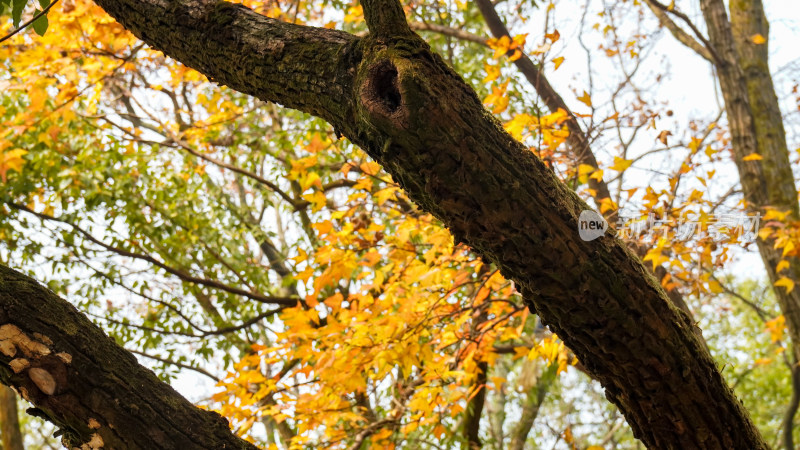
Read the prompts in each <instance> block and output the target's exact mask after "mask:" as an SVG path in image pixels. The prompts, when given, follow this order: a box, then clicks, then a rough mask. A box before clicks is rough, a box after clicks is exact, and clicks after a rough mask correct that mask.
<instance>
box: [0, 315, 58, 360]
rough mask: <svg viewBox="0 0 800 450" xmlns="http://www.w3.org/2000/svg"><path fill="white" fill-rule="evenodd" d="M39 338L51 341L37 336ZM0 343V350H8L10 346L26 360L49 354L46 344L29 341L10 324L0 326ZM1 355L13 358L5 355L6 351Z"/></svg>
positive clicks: (26, 336) (20, 331)
mask: <svg viewBox="0 0 800 450" xmlns="http://www.w3.org/2000/svg"><path fill="white" fill-rule="evenodd" d="M39 337H40V338H41V339H43V340H45V341H48V342H50V343H52V341H51V340H50V339H49V338H47V337H46V336H42V335H39ZM0 342H2V343H3V344H2V347H0V348H3V349H8V348H9V347H8V345H9V344H11V345H13V346H14V347H16V349H17V350H20V351H21V352H22V353H23V354H24V355H25V356H26V357H28V358H31V357H38V356H44V355H49V354H50V348H48V347H47V345H46V344H43V343H42V342H39V341H38V340H34V339H31V338H30V337H28V335H27V334H25V333H23V332H22V330H20V329H19V327H17V326H16V325H12V324H10V323H7V324H5V325H3V326H0ZM3 354H5V355H6V356H13V355H9V354H7V353H6V350H3Z"/></svg>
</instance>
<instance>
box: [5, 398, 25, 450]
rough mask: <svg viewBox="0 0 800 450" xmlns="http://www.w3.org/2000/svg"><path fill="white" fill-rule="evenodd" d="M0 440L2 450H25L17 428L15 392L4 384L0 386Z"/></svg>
mask: <svg viewBox="0 0 800 450" xmlns="http://www.w3.org/2000/svg"><path fill="white" fill-rule="evenodd" d="M0 442H2V443H3V447H2V448H3V450H25V447H23V445H22V433H21V432H20V429H19V415H18V413H17V394H15V393H14V391H13V390H12V389H11V388H9V387H6V386H0Z"/></svg>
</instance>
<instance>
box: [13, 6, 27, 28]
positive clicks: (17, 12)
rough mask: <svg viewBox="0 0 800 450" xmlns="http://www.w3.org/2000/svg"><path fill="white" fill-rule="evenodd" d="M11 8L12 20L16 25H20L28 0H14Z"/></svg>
mask: <svg viewBox="0 0 800 450" xmlns="http://www.w3.org/2000/svg"><path fill="white" fill-rule="evenodd" d="M13 2H14V3H13V6H12V8H11V20H13V21H14V26H15V27H18V26H19V22H20V20H22V10H23V9H25V4H26V3H28V0H13Z"/></svg>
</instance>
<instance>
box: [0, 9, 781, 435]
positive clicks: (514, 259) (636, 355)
mask: <svg viewBox="0 0 800 450" xmlns="http://www.w3.org/2000/svg"><path fill="white" fill-rule="evenodd" d="M97 3H98V4H99V5H100V6H101V7H103V8H104V9H106V11H108V12H109V13H110V14H111V15H112V16H114V17H115V18H116V19H117V20H119V21H120V22H121V23H122V24H123V26H125V27H127V28H129V29H130V30H131V31H133V32H134V34H136V35H137V36H139V37H140V38H142V39H143V40H144V41H145V42H147V43H148V44H150V45H152V46H154V47H156V48H159V49H161V50H163V51H165V52H166V53H167V54H169V55H170V56H172V57H174V58H176V59H177V60H179V61H182V62H184V63H185V64H187V65H189V66H191V67H194V68H195V69H198V70H200V71H201V72H203V73H204V74H206V75H207V76H208V77H209V78H211V79H212V80H214V81H217V82H219V83H222V84H226V85H228V86H230V87H232V88H234V89H237V90H239V91H242V92H244V93H248V94H251V95H255V96H257V97H258V98H261V99H263V100H268V101H274V102H278V103H282V104H284V105H286V106H289V107H292V108H296V109H299V110H302V111H305V112H308V113H311V114H315V115H317V116H319V117H322V118H323V119H325V120H327V121H329V122H330V123H331V124H333V126H334V129H335V130H336V131H337V133H341V134H342V135H344V136H346V137H348V138H349V139H350V140H351V141H353V142H354V143H355V144H357V145H359V146H360V147H361V148H363V149H365V150H366V151H367V152H368V153H369V154H370V155H371V156H372V157H373V158H375V159H376V160H377V161H379V162H380V163H381V164H382V165H383V167H384V168H385V169H386V170H387V171H388V172H389V173H391V175H392V176H393V177H394V179H395V180H396V181H397V182H398V183H400V184H401V185H402V186H403V187H404V189H405V190H406V191H407V192H408V194H409V196H410V197H411V198H412V199H413V200H414V201H415V202H416V203H417V204H418V205H420V207H421V208H423V209H424V210H426V211H428V212H430V213H432V214H434V215H435V216H436V217H438V218H439V219H440V220H442V221H443V222H444V223H445V224H446V225H447V226H448V227H449V228H450V230H451V231H452V233H453V234H454V236H455V238H456V239H457V240H458V241H463V242H466V243H467V244H469V245H470V246H472V248H473V249H474V250H475V251H477V252H478V253H480V254H481V255H483V257H484V258H486V259H488V260H489V261H491V262H494V263H496V264H497V266H498V267H499V268H500V269H501V271H502V273H503V274H504V275H505V276H506V277H507V278H509V279H512V280H514V281H515V282H516V285H517V287H518V289H519V290H520V292H521V293H522V295H523V296H524V298H525V299H526V301H527V302H528V304H529V305H530V307H531V309H533V310H535V311H536V312H537V313H538V314H539V316H540V317H541V318H542V320H543V321H544V322H545V323H548V324H549V325H550V326H551V328H552V329H553V330H554V331H555V332H556V333H558V335H559V336H560V337H561V338H562V339H563V340H564V342H565V343H566V344H567V345H568V346H569V347H570V348H572V350H573V351H574V352H575V354H576V355H577V356H578V358H579V359H580V360H581V362H582V363H583V365H584V366H585V367H586V369H587V370H588V371H590V372H591V373H592V374H593V375H594V377H595V378H596V379H597V380H599V381H600V382H601V383H602V385H603V386H604V387H605V389H606V396H607V397H608V399H609V400H611V401H612V402H613V403H614V404H616V405H617V406H618V407H619V408H620V410H621V411H622V412H623V414H624V415H625V417H626V418H627V420H628V422H629V424H630V425H631V427H632V429H633V431H634V434H635V435H636V436H637V437H638V438H640V439H641V440H642V441H643V442H644V443H645V444H646V445H647V446H649V447H651V448H675V449H684V448H715V449H716V448H739V449H747V450H751V449H761V448H766V444H765V443H764V442H763V440H762V438H761V436H760V435H759V433H758V431H757V430H756V429H755V427H754V426H753V424H752V422H751V420H750V418H749V416H748V414H747V412H746V411H745V410H744V408H743V407H742V405H741V404H740V403H739V401H738V400H737V399H736V398H735V396H734V395H733V392H732V390H731V389H730V388H729V387H728V385H727V384H726V383H725V381H724V380H723V378H722V376H721V374H720V372H719V370H717V367H716V364H715V363H714V361H713V360H712V359H711V356H710V355H709V354H708V352H707V351H706V350H705V348H704V347H703V345H702V344H701V343H700V341H699V340H698V338H697V337H696V336H695V335H694V333H693V332H692V327H693V324H692V321H691V320H690V319H689V318H688V317H687V316H686V315H685V314H684V313H682V312H680V311H679V310H678V309H677V308H675V307H674V306H672V305H671V303H670V302H669V300H668V299H667V297H666V295H665V293H664V291H663V290H662V289H661V287H660V286H659V284H658V283H657V282H656V281H655V280H654V279H653V278H652V276H650V275H649V274H648V273H647V271H646V269H645V268H644V267H643V266H642V264H641V263H640V262H639V261H638V259H637V258H636V257H635V256H634V255H633V254H631V252H630V251H629V250H628V249H627V248H626V247H625V246H624V244H622V243H621V242H619V241H617V240H615V239H613V238H611V237H608V236H603V237H600V238H599V239H597V240H594V241H591V242H587V241H583V240H582V239H580V237H579V235H578V216H579V214H580V213H581V211H582V210H585V209H588V206H587V205H586V204H585V203H584V202H583V201H582V200H580V199H579V197H578V196H577V195H576V194H575V193H573V192H572V191H570V190H569V189H568V188H567V187H566V186H565V185H563V184H562V183H561V182H560V181H559V180H558V179H557V178H556V177H555V175H554V174H553V173H552V172H551V171H550V170H549V169H548V168H547V167H546V166H545V165H544V164H543V163H542V161H541V160H539V159H538V158H536V157H535V156H534V155H533V154H532V153H531V152H530V151H529V150H528V149H527V148H526V147H525V146H523V145H522V144H520V143H519V142H517V141H515V140H514V139H513V138H511V136H509V135H508V134H507V133H506V132H505V131H504V130H503V128H502V127H501V125H500V124H499V122H498V121H497V120H496V119H494V118H493V117H492V116H491V115H490V114H489V113H488V112H487V111H486V110H485V109H484V108H483V105H482V104H481V101H480V100H479V99H478V97H477V96H476V94H475V92H474V91H472V90H471V89H470V88H469V86H468V85H467V84H466V83H464V81H463V80H462V79H461V78H460V77H459V76H458V75H457V74H456V73H455V72H453V71H452V70H451V69H450V68H449V67H448V66H447V64H446V63H445V62H444V61H443V60H442V59H441V58H440V57H439V56H438V55H436V54H435V53H433V52H432V51H431V50H430V48H429V47H428V46H427V45H426V44H425V43H424V42H423V41H422V40H421V39H420V38H419V37H418V36H417V35H415V34H413V33H412V32H411V31H410V29H409V28H408V26H407V25H406V24H405V22H404V19H403V15H402V14H403V11H402V8H401V7H400V5H399V3H397V2H396V1H379V0H364V1H363V2H362V5H363V6H364V10H365V15H366V19H367V24H368V26H369V28H370V34H369V35H368V36H367V37H365V38H363V39H358V38H356V37H354V36H351V35H349V34H346V33H343V32H338V31H334V30H324V29H317V28H310V27H302V26H297V25H292V24H287V23H281V22H278V21H275V20H272V19H269V18H266V17H263V16H260V15H258V14H256V13H254V12H252V11H251V10H249V9H247V8H245V7H243V6H241V5H233V4H230V3H226V2H222V1H217V0H183V1H180V2H179V1H168V0H97ZM4 273H9V274H10V273H11V272H9V271H5V272H4ZM9 277H12V278H14V277H13V276H12V275H9ZM16 279H19V276H18V275H16ZM3 285H5V286H11V288H10V290H9V292H8V293H7V294H5V295H4V299H3V302H5V303H9V304H10V305H13V308H14V310H15V311H16V313H11V314H6V316H5V317H0V318H2V319H3V320H4V321H6V322H10V321H12V320H16V321H20V320H24V321H25V322H27V321H28V320H29V319H20V318H26V317H37V316H41V315H42V314H45V315H46V316H47V317H50V320H43V321H39V322H36V323H27V325H26V326H21V325H20V328H22V329H23V330H26V332H33V331H34V330H37V331H39V332H40V333H42V334H43V335H45V336H49V337H50V339H52V340H53V341H54V342H56V344H54V347H55V348H57V349H58V351H65V352H67V353H69V354H70V355H72V357H73V358H74V359H75V360H78V359H79V360H80V366H81V367H82V368H83V369H84V370H81V371H79V373H80V374H82V376H83V378H82V379H81V383H76V382H77V380H78V379H77V377H78V372H75V371H70V370H69V369H70V368H71V367H74V366H69V365H67V364H66V363H59V361H60V359H59V358H57V357H55V356H52V355H50V356H47V357H45V358H47V361H48V364H52V365H53V370H56V369H58V371H57V372H55V377H54V378H57V380H58V382H57V383H55V387H56V388H58V389H60V388H62V386H66V388H71V389H74V390H75V392H71V391H69V392H70V394H71V395H72V396H71V397H69V398H70V399H72V401H73V403H74V405H73V404H70V405H69V406H72V407H75V408H78V409H79V411H78V412H77V413H74V412H71V411H72V410H71V409H68V411H66V412H65V411H63V408H59V406H60V405H61V403H60V402H56V401H54V400H55V399H58V398H60V396H59V395H54V396H51V395H44V394H43V393H42V392H41V391H40V390H36V386H34V385H33V384H32V382H31V380H30V377H28V376H26V375H25V374H26V373H27V372H25V371H23V372H20V373H19V374H14V375H13V376H9V375H10V372H8V371H9V370H10V369H8V368H7V367H8V366H7V364H8V358H5V359H3V360H2V362H3V363H4V364H3V367H4V368H6V370H5V372H7V374H6V376H4V377H3V380H4V381H5V382H9V381H10V382H12V383H13V384H15V385H19V386H24V387H25V388H26V390H27V395H28V396H29V397H30V398H32V399H33V400H34V401H35V402H36V403H37V405H39V406H40V408H42V409H43V410H45V411H46V412H47V413H46V414H48V415H49V416H50V417H51V418H53V419H55V420H56V421H58V423H59V424H60V425H62V426H66V427H68V429H69V430H70V436H69V439H70V442H86V441H85V439H87V438H89V437H90V436H91V435H92V433H91V431H92V430H91V429H89V428H88V425H86V420H87V418H88V417H93V418H96V419H97V420H100V422H101V423H100V425H101V427H100V428H99V430H97V431H96V432H95V434H97V433H99V431H103V432H105V433H106V435H107V436H108V438H106V437H105V436H104V437H103V439H104V440H105V439H112V438H113V439H117V440H116V441H114V442H115V443H117V442H119V445H117V446H114V445H110V447H112V448H129V447H124V446H123V445H134V444H132V441H129V440H125V439H122V437H119V436H122V435H121V434H120V433H122V430H121V428H122V427H124V428H125V430H126V431H129V432H132V431H133V430H134V429H139V430H161V431H160V432H153V433H150V434H145V436H146V439H149V440H151V441H152V442H153V444H158V445H166V442H167V439H169V438H170V437H172V438H174V439H176V441H175V442H182V443H185V442H186V439H185V436H186V434H187V433H207V434H209V435H210V436H209V438H208V439H200V440H195V441H194V442H203V443H209V442H213V441H212V440H211V437H212V436H213V438H214V439H218V440H220V441H218V442H217V443H215V445H213V446H212V447H213V448H224V447H223V445H222V444H221V440H222V439H226V438H227V439H232V438H230V435H229V434H225V433H222V431H221V429H222V428H225V429H226V432H227V427H226V425H225V423H224V421H222V420H221V419H219V418H218V417H216V416H214V415H213V414H211V413H203V412H200V411H199V410H195V409H193V408H192V407H191V405H190V404H188V402H185V400H182V401H180V402H171V401H165V400H164V397H165V396H166V397H169V398H170V399H174V398H176V397H177V398H179V396H177V394H175V393H174V391H171V390H170V389H169V388H168V387H166V386H164V385H160V384H159V385H157V384H155V382H156V380H155V378H154V376H153V375H152V373H150V372H148V371H145V370H143V369H141V368H140V367H139V366H137V365H136V364H135V361H134V359H133V357H132V356H130V355H129V354H126V353H124V351H122V350H121V349H120V348H119V347H116V346H112V345H111V343H110V341H108V339H107V338H104V337H103V336H102V334H101V333H100V332H99V330H97V329H96V328H92V327H91V326H90V324H89V323H88V321H87V320H86V319H85V318H82V317H78V314H77V313H76V312H75V311H74V310H72V309H70V310H67V309H66V308H65V307H64V306H63V305H62V306H61V307H60V308H59V311H58V312H57V313H53V311H50V312H48V311H45V310H44V309H43V308H41V307H39V308H35V310H34V309H32V308H30V307H25V306H24V305H23V304H22V303H23V301H21V300H20V298H25V299H26V300H25V301H24V303H26V304H31V303H33V302H31V300H30V297H32V298H34V299H36V300H37V302H39V301H41V299H43V298H44V299H48V298H49V299H50V300H52V299H54V298H55V297H53V296H52V294H48V295H31V293H35V292H38V291H36V290H35V289H34V288H32V287H31V286H32V285H31V284H30V283H29V282H16V283H15V282H11V283H9V282H8V281H4V282H3V283H2V285H0V288H2V286H3ZM5 289H9V288H8V287H6V288H5ZM20 289H21V290H20ZM20 294H21V295H20ZM20 312H22V314H20ZM55 317H58V318H59V320H58V322H54V321H53V318H55ZM12 318H14V319H12ZM62 322H64V323H65V324H62ZM84 328H90V330H89V331H88V332H85V333H84V330H83V329H84ZM76 330H80V331H81V334H80V336H76V335H75V332H76ZM70 331H72V334H70V333H69V332H70ZM88 336H92V337H93V338H92V337H88ZM67 338H69V339H67ZM72 340H77V341H79V342H81V343H82V345H81V346H77V347H76V346H72V345H67V344H68V343H69V342H71V341H72ZM62 349H63V350H62ZM76 350H79V352H78V351H76ZM112 352H113V354H114V355H115V356H114V357H113V358H108V357H106V356H105V355H109V354H112ZM89 354H91V355H95V356H97V355H103V356H101V357H100V359H99V361H100V363H102V364H104V367H103V369H104V370H109V369H111V370H114V373H115V375H116V376H115V377H106V376H104V375H105V374H104V373H103V372H101V371H100V366H99V365H94V364H93V361H92V360H91V359H89V357H88V356H87V355H89ZM36 361H37V364H40V362H39V361H38V360H36ZM73 364H75V363H74V362H73ZM105 365H108V367H105ZM118 368H120V369H124V370H117V369H118ZM64 372H66V375H64V376H62V375H63V374H64ZM37 373H39V372H37ZM65 377H66V378H65ZM151 382H152V383H151ZM65 383H66V384H65ZM96 384H98V387H102V388H103V389H98V388H96V387H95V385H96ZM156 386H158V387H156ZM126 389H127V390H126ZM134 389H135V391H134ZM117 390H119V392H120V394H119V395H118V396H116V395H115V396H113V397H108V396H107V393H108V392H116V391H117ZM57 392H60V391H57ZM133 396H135V397H133ZM77 399H80V400H82V401H83V403H81V404H77V402H76V400H77ZM112 399H115V400H117V402H111V400H112ZM133 399H136V403H134V400H133ZM98 400H99V401H98ZM143 402H144V403H143ZM148 402H158V406H157V407H147V403H148ZM115 403H116V404H115ZM84 404H88V405H90V406H91V407H92V408H88V407H87V406H82V405H84ZM133 405H136V406H137V407H138V409H134V408H133V407H132V406H133ZM142 405H145V406H144V407H143V406H142ZM94 408H98V409H99V411H101V412H102V413H103V414H102V415H98V414H97V412H96V411H93V410H92V409H94ZM90 414H94V415H98V416H99V417H94V416H93V415H90ZM187 415H189V416H191V417H192V418H193V420H194V421H192V422H191V423H188V422H183V419H184V418H187ZM120 418H123V419H124V420H119V419H120ZM168 419H170V420H168ZM178 420H180V422H178V423H176V421H178ZM129 423H130V424H134V423H135V424H136V425H137V426H132V427H128V426H127V425H128V424H129ZM109 424H113V425H115V428H114V429H110V428H109V427H108V425H109ZM165 424H169V426H165ZM200 424H202V425H200ZM212 424H216V426H212ZM213 431H217V433H216V434H214V433H213ZM179 432H183V434H180V435H176V434H178V433H179ZM223 434H225V435H223ZM124 436H129V435H127V434H125V435H124ZM137 443H138V442H137ZM192 445H197V444H191V443H187V444H183V445H181V446H182V447H183V446H187V447H189V448H193V447H192ZM228 445H230V447H229V448H233V447H235V446H236V445H239V446H240V447H244V446H245V445H246V444H244V443H242V442H241V441H239V443H238V444H235V443H233V441H232V442H231V444H228ZM144 447H147V448H161V447H158V446H157V445H150V446H148V445H144ZM130 448H133V447H130Z"/></svg>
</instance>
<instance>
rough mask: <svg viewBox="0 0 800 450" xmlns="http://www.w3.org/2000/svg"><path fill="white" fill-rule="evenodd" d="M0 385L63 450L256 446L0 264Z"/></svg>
mask: <svg viewBox="0 0 800 450" xmlns="http://www.w3.org/2000/svg"><path fill="white" fill-rule="evenodd" d="M0 381H2V383H3V384H6V385H9V386H13V387H14V389H16V390H17V392H19V393H20V395H21V396H22V397H23V398H24V399H26V400H28V401H29V402H31V403H33V404H34V405H35V409H33V410H29V412H32V413H33V414H35V415H39V416H42V417H44V418H46V419H47V420H50V421H51V422H53V423H54V424H55V425H57V426H58V427H59V428H60V429H61V431H62V432H63V436H62V441H63V443H64V445H65V446H66V447H68V448H70V449H81V450H91V449H99V448H105V449H114V450H118V449H143V450H156V449H181V450H184V449H231V450H233V449H237V450H239V449H241V450H245V449H246V450H255V449H256V447H255V446H254V445H252V444H250V443H248V442H246V441H244V440H242V439H239V438H238V437H236V436H234V435H233V434H231V431H230V427H229V425H228V421H227V420H225V419H224V418H223V417H222V416H220V415H219V414H217V413H214V412H211V411H205V410H201V409H199V408H197V407H195V406H194V405H192V404H191V403H190V402H189V401H188V400H186V399H185V398H183V397H182V396H181V395H180V394H178V393H177V392H175V390H173V389H172V388H171V387H170V386H169V385H168V384H166V383H164V382H162V381H160V380H159V379H158V378H157V377H156V376H155V374H154V373H153V372H152V371H150V370H148V369H146V368H144V367H142V366H140V365H139V363H138V362H137V361H136V358H135V357H134V356H133V355H132V354H131V353H130V352H128V351H127V350H125V349H124V348H122V347H120V346H119V345H118V344H117V343H116V342H115V341H114V340H113V339H111V338H109V337H108V336H106V335H105V334H104V333H103V332H102V331H101V330H100V328H98V327H97V326H96V325H94V324H92V323H91V322H90V321H89V319H87V318H86V316H84V315H83V314H81V313H80V312H78V310H76V309H75V308H74V307H73V306H72V305H70V304H69V303H68V302H67V301H65V300H62V299H61V298H59V297H58V296H56V295H55V294H53V293H52V292H51V291H49V290H47V289H46V288H44V287H42V286H41V285H39V284H38V283H36V282H35V281H34V280H32V279H30V278H29V277H27V276H25V275H23V274H21V273H19V272H16V271H14V270H11V269H9V268H6V267H4V266H2V265H0Z"/></svg>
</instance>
